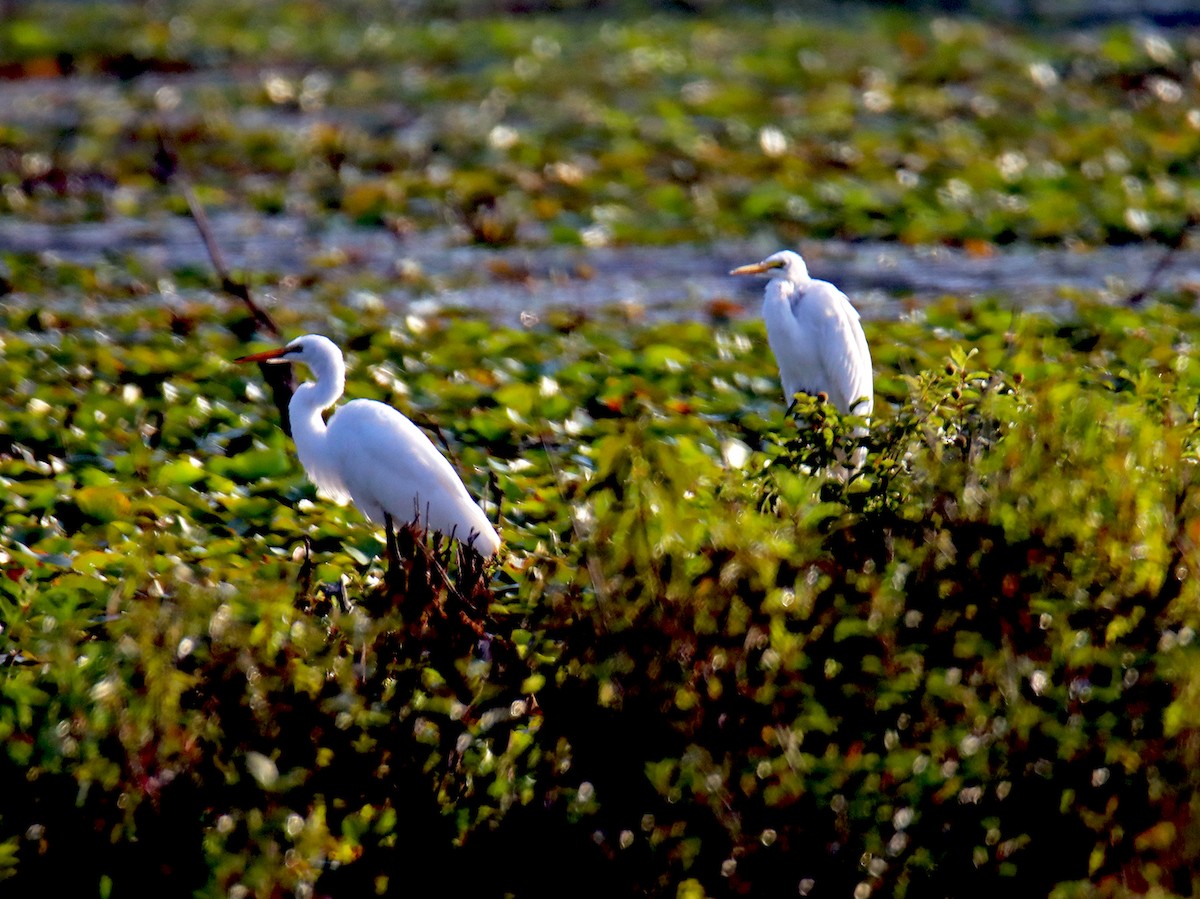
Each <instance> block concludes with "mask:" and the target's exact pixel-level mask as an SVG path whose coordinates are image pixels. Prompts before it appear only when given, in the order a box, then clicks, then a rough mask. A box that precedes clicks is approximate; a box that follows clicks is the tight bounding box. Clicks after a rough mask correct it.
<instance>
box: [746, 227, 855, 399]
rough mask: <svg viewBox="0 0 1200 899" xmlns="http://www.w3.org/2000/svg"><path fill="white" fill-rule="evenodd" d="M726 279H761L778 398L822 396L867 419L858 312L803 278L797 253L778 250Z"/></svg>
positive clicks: (829, 289) (831, 290)
mask: <svg viewBox="0 0 1200 899" xmlns="http://www.w3.org/2000/svg"><path fill="white" fill-rule="evenodd" d="M730 274H731V275H767V276H768V277H769V278H770V280H769V281H768V282H767V287H766V290H765V291H764V293H763V306H762V309H763V319H764V320H765V321H766V323H767V342H768V343H770V345H771V351H772V352H773V353H774V354H775V361H776V362H777V363H778V364H779V378H780V380H781V381H782V382H783V392H784V399H785V400H786V401H787V402H788V403H789V404H790V403H791V402H792V398H793V397H794V396H795V395H796V394H797V393H807V394H809V395H811V396H817V395H818V394H825V396H827V397H828V398H829V401H830V402H831V403H833V405H834V406H836V407H837V408H838V409H839V410H840V411H842V412H844V413H846V412H852V413H854V414H855V415H862V416H869V415H870V414H871V410H872V409H873V408H874V405H875V400H874V393H875V388H874V386H873V382H872V375H871V351H870V350H869V349H868V348H867V338H866V335H865V334H863V329H862V324H861V322H860V321H859V316H858V310H856V309H855V308H854V307H853V306H852V305H850V300H848V299H847V298H846V295H845V294H844V293H842V292H841V291H840V290H838V289H837V288H836V287H834V286H833V285H832V284H830V283H829V282H828V281H819V280H817V279H815V278H812V277H810V276H809V274H808V266H806V265H805V264H804V259H803V258H802V257H801V256H800V254H799V253H793V252H792V251H791V250H781V251H780V252H778V253H774V254H772V255H770V256H768V257H767V258H766V259H764V260H763V261H762V262H755V263H753V264H751V265H743V266H739V267H738V268H735V269H734V270H733V271H731V272H730Z"/></svg>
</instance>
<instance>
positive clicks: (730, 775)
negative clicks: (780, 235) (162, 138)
mask: <svg viewBox="0 0 1200 899" xmlns="http://www.w3.org/2000/svg"><path fill="white" fill-rule="evenodd" d="M14 277H15V278H17V279H21V278H26V279H31V280H30V282H29V283H33V280H32V279H36V278H39V277H42V274H39V273H38V272H37V271H35V270H33V269H29V270H20V271H14ZM89 314H92V313H88V312H86V311H81V312H80V313H78V314H67V313H63V314H60V315H58V316H56V317H54V318H53V319H50V318H46V317H43V318H42V319H37V320H36V322H35V323H36V324H37V325H38V327H39V328H41V330H32V331H29V330H26V331H25V332H23V333H21V332H18V331H17V329H16V328H15V327H13V324H14V322H12V321H11V320H10V321H9V323H8V324H9V328H8V330H7V332H6V335H5V338H4V339H5V354H6V365H5V367H4V369H3V372H2V374H0V378H3V383H0V395H2V396H3V397H4V400H3V402H4V409H3V415H0V441H2V444H3V456H2V458H0V477H2V478H3V486H4V501H3V506H2V507H0V550H2V552H3V557H2V559H0V568H2V575H3V576H2V577H0V625H2V627H3V630H2V631H0V660H2V661H0V693H2V695H3V697H4V699H3V703H0V790H2V791H3V793H4V795H5V796H6V801H5V803H4V804H3V806H2V808H0V872H3V874H4V875H6V876H7V877H8V878H10V882H11V884H13V885H14V888H18V887H22V886H23V887H26V888H30V887H33V886H45V885H47V884H54V885H63V886H64V888H69V889H72V890H73V891H74V892H75V893H76V894H79V895H91V894H93V893H95V892H97V891H99V892H101V893H102V894H103V893H106V892H111V893H112V894H113V895H116V894H119V893H122V892H124V891H128V890H135V889H138V888H139V887H138V886H137V885H142V886H143V887H144V886H145V885H146V884H150V886H151V887H154V886H155V885H157V887H156V888H158V887H160V888H161V889H163V890H169V891H171V892H172V893H173V894H178V893H179V892H181V891H190V890H195V891H197V892H198V894H199V895H203V896H218V895H227V894H229V892H230V891H231V890H234V889H235V888H236V889H243V888H244V889H245V890H248V891H249V892H248V893H247V894H246V895H254V896H273V895H288V894H307V891H308V890H310V889H313V890H315V891H316V892H317V893H318V894H321V895H333V896H342V895H346V896H361V895H375V894H378V895H406V894H407V893H406V892H405V891H406V890H407V889H410V888H411V883H410V879H409V878H408V877H407V875H406V874H405V872H406V871H411V870H412V869H413V868H414V867H416V866H422V867H431V869H436V870H439V871H443V872H445V873H444V874H443V875H441V876H443V877H444V882H445V887H446V891H447V893H448V894H453V893H456V892H459V891H463V892H465V891H467V890H470V891H472V892H474V893H481V894H484V895H493V894H495V895H501V894H504V893H505V892H508V893H511V894H513V895H520V896H538V895H559V894H561V891H562V889H563V884H565V883H570V884H573V886H572V887H571V891H572V892H574V893H578V894H580V895H597V896H600V895H606V896H610V895H624V894H628V893H629V892H630V891H644V892H646V893H648V894H651V895H661V896H671V895H692V894H696V895H699V894H700V893H701V892H703V893H705V894H707V895H734V894H740V893H742V892H744V891H754V892H755V893H759V894H768V895H778V894H781V893H788V894H790V893H792V892H794V891H796V890H798V889H800V890H803V889H808V888H809V885H808V881H809V880H812V881H813V882H814V883H816V884H820V885H821V887H822V889H827V890H830V891H831V892H833V893H835V894H838V893H840V894H843V895H844V894H849V893H852V892H853V891H854V890H855V889H856V888H857V887H858V886H859V885H860V884H864V883H865V884H867V885H869V886H871V887H872V888H874V889H878V890H880V891H882V892H884V893H890V894H894V895H906V896H926V895H963V894H966V893H968V892H970V891H972V890H984V891H985V892H986V891H988V890H991V889H993V888H994V887H995V885H996V884H997V883H1003V884H1005V885H1006V887H1005V889H1006V891H1009V892H1012V893H1013V894H1020V895H1047V894H1049V893H1050V892H1051V891H1054V890H1057V891H1058V894H1059V895H1063V896H1067V895H1077V894H1080V893H1081V891H1086V890H1092V891H1093V893H1096V892H1098V894H1102V895H1117V894H1121V891H1122V890H1132V891H1134V892H1137V891H1140V890H1143V889H1147V888H1149V887H1151V886H1153V887H1155V888H1157V889H1159V890H1160V891H1166V892H1168V893H1171V892H1174V893H1177V894H1180V895H1186V894H1188V893H1189V892H1190V891H1191V890H1193V889H1194V887H1195V884H1194V873H1193V872H1194V871H1195V870H1196V869H1197V862H1198V861H1200V859H1198V858H1197V854H1198V850H1197V847H1196V846H1195V845H1194V841H1193V840H1192V839H1191V837H1190V836H1189V834H1192V833H1194V831H1195V824H1194V822H1195V814H1196V811H1197V809H1196V799H1195V788H1196V777H1197V775H1196V773H1195V772H1196V771H1197V770H1200V769H1198V768H1197V763H1198V762H1200V759H1197V758H1196V748H1195V747H1196V745H1197V742H1196V732H1197V725H1198V724H1200V721H1198V720H1197V712H1196V708H1197V705H1196V697H1197V696H1198V695H1200V674H1198V673H1197V672H1198V671H1200V667H1198V664H1197V663H1198V660H1197V647H1196V644H1195V640H1194V628H1195V627H1196V625H1197V618H1198V616H1200V608H1198V606H1197V591H1196V586H1195V584H1196V571H1197V562H1198V559H1197V553H1196V539H1197V536H1198V535H1200V525H1198V524H1197V522H1198V521H1200V509H1198V508H1197V504H1196V498H1195V495H1196V491H1195V485H1194V479H1193V471H1194V468H1195V458H1196V421H1195V408H1196V401H1197V394H1198V392H1200V370H1198V368H1197V364H1196V362H1195V360H1194V359H1193V358H1192V356H1191V353H1190V348H1189V345H1188V343H1187V339H1186V335H1187V334H1188V333H1189V332H1190V331H1191V330H1192V329H1193V328H1194V327H1195V326H1196V324H1197V322H1196V319H1195V317H1194V316H1193V315H1192V314H1191V313H1190V312H1182V311H1177V310H1176V309H1174V308H1173V307H1171V306H1169V305H1158V306H1153V307H1150V308H1147V309H1144V310H1138V311H1131V310H1126V309H1115V308H1110V307H1103V306H1095V307H1089V306H1086V305H1084V306H1082V307H1081V309H1080V310H1079V311H1078V312H1076V313H1072V314H1071V315H1070V316H1068V317H1066V318H1063V319H1061V320H1056V319H1052V318H1049V317H1045V316H1039V315H1032V314H1024V315H1017V314H1014V313H1012V312H1010V311H1008V310H1003V309H999V308H996V307H994V306H991V305H988V304H977V305H975V306H972V307H968V306H966V305H962V304H956V303H953V302H949V301H947V302H946V303H943V304H941V305H939V306H937V307H934V308H932V309H930V310H929V312H928V313H927V315H926V316H925V318H924V320H923V321H922V322H920V323H917V322H904V323H880V322H872V323H870V324H869V328H868V332H869V337H870V339H871V341H872V345H873V346H874V347H876V348H877V349H876V354H875V355H876V364H877V368H878V369H879V384H880V387H881V390H880V395H879V397H878V402H877V404H876V415H875V418H874V420H873V421H871V422H870V423H869V428H868V430H867V433H866V435H865V436H856V434H855V432H854V430H853V429H854V426H856V425H858V426H861V425H862V424H863V423H862V422H842V421H839V420H838V419H837V416H836V415H835V414H834V413H832V412H831V410H830V409H828V407H825V406H823V405H821V404H820V403H818V402H816V401H813V400H810V399H806V398H801V399H800V401H798V403H797V405H796V407H795V409H794V410H793V413H792V414H791V415H789V416H785V415H784V414H783V413H782V411H781V409H780V408H779V404H778V398H777V386H776V382H775V380H774V376H773V371H772V363H771V360H770V357H769V354H768V353H767V351H766V348H765V344H764V342H763V333H762V329H761V325H760V324H759V323H757V322H751V323H747V324H745V325H737V326H727V325H722V326H716V327H713V326H708V325H703V324H670V325H638V326H632V325H629V324H624V323H623V324H621V326H620V327H614V326H613V324H614V322H612V321H607V322H606V321H601V322H597V323H583V324H581V325H578V326H572V327H569V328H566V329H565V330H562V331H555V330H552V329H549V328H539V329H533V330H512V329H504V328H495V327H491V326H485V325H483V324H481V323H479V322H475V321H471V320H455V319H453V318H435V319H430V320H427V321H424V322H415V321H414V322H413V323H412V325H413V327H415V328H416V329H417V331H412V330H387V329H386V328H381V327H378V324H379V323H378V322H375V321H372V320H370V318H369V317H368V318H367V319H362V318H355V319H353V320H351V318H350V316H348V315H347V317H346V318H345V319H340V320H339V319H334V320H332V321H331V326H332V330H331V333H332V334H333V336H334V337H336V338H337V339H338V340H339V341H340V342H342V343H343V344H344V345H346V346H348V347H349V348H350V349H351V365H352V368H351V375H350V383H349V387H348V392H349V393H350V394H351V395H357V396H376V397H380V398H383V399H387V400H389V401H391V402H394V403H396V404H397V405H399V406H400V407H401V408H403V409H405V410H406V411H407V412H409V413H410V414H411V415H413V416H414V418H416V419H417V420H420V421H425V422H431V423H437V424H438V425H439V426H440V428H441V431H442V433H443V434H444V435H445V436H446V438H447V439H448V440H449V446H450V450H451V451H452V452H453V454H454V456H455V458H456V462H457V464H458V466H459V469H460V470H461V471H463V472H464V474H465V477H466V480H467V481H468V483H469V484H470V486H471V488H472V490H473V491H474V492H475V493H476V494H477V495H480V496H485V497H489V504H491V502H492V499H494V498H498V499H499V502H500V518H501V525H500V530H501V533H502V534H503V536H504V539H505V544H506V547H505V552H504V554H503V556H502V558H503V562H502V564H501V565H500V566H499V567H498V568H496V569H495V570H493V571H491V572H489V573H488V574H487V576H486V578H485V580H484V582H483V584H482V586H481V585H480V583H479V582H478V581H476V580H472V575H471V573H470V571H469V570H464V569H463V568H462V567H461V565H460V564H459V563H457V562H456V561H455V560H453V559H451V558H449V557H447V556H445V555H444V554H442V556H441V560H442V562H443V563H444V564H446V565H448V566H449V573H450V580H449V581H448V582H447V581H444V580H443V579H442V575H441V574H439V572H438V569H437V568H436V567H431V566H430V565H429V559H430V558H431V556H430V555H429V552H428V551H423V550H422V549H421V547H420V546H418V545H415V544H412V543H411V542H409V543H407V544H406V550H405V556H406V558H407V559H408V560H409V561H408V563H407V566H406V568H405V569H404V570H405V572H406V573H405V574H404V575H403V577H402V578H401V577H400V576H399V575H397V576H396V577H393V578H392V579H391V580H390V581H385V580H384V579H382V577H381V570H380V567H379V564H378V563H377V562H376V557H377V556H378V555H379V553H380V551H381V545H380V541H379V537H378V536H377V535H376V534H374V533H372V532H371V530H370V529H369V528H368V527H367V526H366V525H365V524H363V522H362V521H361V519H360V518H359V516H358V515H357V513H355V512H353V511H352V510H349V509H342V508H339V507H336V506H333V505H331V504H330V503H328V502H327V501H324V500H322V499H320V498H318V497H316V496H315V495H314V494H313V492H312V489H311V487H309V486H308V485H307V484H306V483H305V482H304V479H303V475H302V473H301V471H300V469H299V467H298V466H297V464H296V463H295V461H294V457H293V455H292V451H291V447H290V445H289V443H288V441H287V440H286V438H285V437H284V436H283V435H282V434H281V433H280V431H279V430H278V428H277V426H276V424H275V420H274V419H275V413H274V410H273V408H272V407H271V405H270V402H269V400H268V399H267V398H266V397H265V396H264V395H263V394H262V392H261V389H260V387H259V382H258V376H257V372H256V371H255V370H254V369H243V368H235V367H232V366H230V365H228V364H226V362H224V361H223V360H224V359H227V358H230V357H233V356H235V355H238V354H239V353H241V352H242V351H243V350H244V347H243V346H240V345H235V344H234V342H233V341H232V340H231V339H230V338H229V337H228V336H227V334H226V331H225V324H226V322H225V321H224V319H223V318H222V317H221V316H219V315H216V314H214V313H210V312H207V311H205V310H204V309H202V308H199V307H198V308H197V309H195V310H193V313H192V314H191V315H190V316H189V317H188V318H187V319H180V318H178V317H177V318H176V327H175V331H176V332H178V333H173V332H172V330H171V328H170V327H168V325H169V324H170V318H169V314H168V313H163V312H157V311H155V310H153V309H151V308H148V307H147V308H144V309H141V310H140V311H137V312H135V313H132V314H128V315H117V314H110V315H108V316H107V317H106V319H105V322H106V323H105V331H104V332H100V331H97V330H93V329H92V325H93V324H94V323H93V322H90V321H89V320H88V318H87V316H88V315H89ZM417 332H419V333H417ZM118 336H119V339H115V338H118ZM110 337H111V338H114V339H110ZM401 387H402V388H403V392H399V389H398V388H401ZM859 444H862V445H866V446H867V447H868V448H869V455H868V457H867V459H866V462H865V464H864V466H863V468H862V470H861V471H858V472H856V473H854V474H853V476H850V477H847V476H846V471H845V466H844V465H841V463H844V462H845V461H846V460H847V459H849V458H850V457H851V456H852V455H853V452H854V449H855V447H856V446H858V445H859ZM489 478H490V479H493V480H494V482H495V486H494V488H489V487H488V486H487V484H488V481H489ZM493 512H494V506H493ZM306 546H307V550H306ZM484 872H486V873H484ZM180 884H183V886H180ZM6 887H7V885H6Z"/></svg>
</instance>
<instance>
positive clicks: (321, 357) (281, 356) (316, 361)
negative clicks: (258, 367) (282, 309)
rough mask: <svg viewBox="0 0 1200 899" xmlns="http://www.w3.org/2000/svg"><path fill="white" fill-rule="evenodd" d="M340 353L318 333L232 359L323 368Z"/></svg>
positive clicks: (331, 342)
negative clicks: (295, 363)
mask: <svg viewBox="0 0 1200 899" xmlns="http://www.w3.org/2000/svg"><path fill="white" fill-rule="evenodd" d="M341 355H342V351H341V350H339V349H338V348H337V344H335V343H334V342H333V341H332V340H330V339H329V338H328V337H324V336H322V335H320V334H305V335H304V336H303V337H297V338H296V339H295V340H293V341H291V342H290V343H288V344H286V345H284V346H281V347H276V348H275V349H273V350H266V351H264V352H261V353H252V354H250V355H249V356H242V357H241V358H240V359H234V360H233V361H234V362H272V363H274V362H303V363H304V364H305V365H307V366H308V367H309V368H311V369H314V370H315V369H317V368H318V367H321V368H323V367H324V366H325V365H327V364H328V363H329V361H330V360H331V359H336V358H338V357H340V356H341Z"/></svg>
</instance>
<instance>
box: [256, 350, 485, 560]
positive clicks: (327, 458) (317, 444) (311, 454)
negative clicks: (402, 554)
mask: <svg viewBox="0 0 1200 899" xmlns="http://www.w3.org/2000/svg"><path fill="white" fill-rule="evenodd" d="M236 361H238V362H301V363H303V364H304V365H306V366H308V369H309V371H311V372H312V373H313V376H314V377H315V378H316V380H315V381H308V382H306V383H304V384H301V385H300V386H299V387H298V388H297V389H296V392H295V393H294V394H293V395H292V399H291V402H290V403H289V404H288V412H289V414H290V416H291V420H292V439H293V440H294V441H295V444H296V454H297V455H298V456H299V457H300V464H301V465H303V466H304V471H305V472H306V473H307V474H308V477H309V480H311V481H312V482H313V483H314V484H315V485H316V486H317V488H318V489H320V490H322V491H323V492H324V493H326V494H328V495H329V496H330V497H332V498H333V499H335V500H337V501H338V502H345V501H347V500H353V501H354V504H355V505H356V506H358V508H359V509H360V510H361V511H362V513H363V514H364V515H365V516H366V517H367V518H368V519H370V520H371V521H373V522H375V523H377V524H384V525H386V526H387V527H388V532H389V536H390V534H391V524H392V522H393V521H398V522H401V523H404V522H413V521H415V522H416V523H417V524H418V525H419V526H420V527H422V528H428V529H432V530H435V531H438V532H440V533H442V534H445V535H447V536H452V537H456V538H457V539H459V540H461V541H462V542H463V543H465V544H467V545H468V546H471V547H472V548H473V549H474V550H475V551H476V552H478V553H480V554H481V555H483V556H492V555H495V553H496V550H497V549H499V547H500V537H499V535H498V534H497V533H496V530H495V528H493V527H492V524H491V522H490V521H488V518H487V516H486V515H485V514H484V512H483V509H481V508H480V507H479V505H478V503H476V502H475V501H474V500H473V499H472V498H471V495H470V494H469V493H467V488H466V487H465V486H464V485H463V482H462V480H461V479H460V478H459V476H458V474H457V473H456V472H455V471H454V469H453V467H451V465H450V463H449V462H448V461H447V460H446V457H445V456H443V455H442V454H441V453H440V452H438V450H437V448H436V447H435V446H434V445H433V442H432V441H431V440H430V439H429V438H428V437H427V436H426V435H425V432H424V431H422V430H421V429H420V428H418V427H417V426H416V425H414V424H413V423H412V422H411V421H409V420H408V419H407V418H406V417H405V416H404V415H402V414H401V413H400V412H399V411H397V410H396V409H393V408H392V407H391V406H389V405H387V404H386V403H380V402H377V401H376V400H352V401H350V402H348V403H346V404H345V405H343V406H341V407H340V408H338V409H337V411H335V412H334V413H333V415H332V416H331V417H330V419H329V422H328V424H326V422H325V418H324V416H323V415H322V413H323V412H324V411H325V410H326V409H328V408H329V407H330V406H332V405H333V404H334V403H336V402H337V400H338V398H339V397H340V396H341V395H342V391H343V390H344V389H345V385H346V363H345V360H344V359H343V357H342V351H341V350H339V349H338V348H337V345H336V344H334V342H333V341H332V340H330V339H329V338H328V337H323V336H321V335H319V334H306V335H305V336H303V337H298V338H296V339H295V340H293V341H292V342H291V343H289V344H287V345H286V346H283V347H280V348H278V349H274V350H267V351H266V352H263V353H255V354H253V355H250V356H243V357H242V358H240V359H238V360H236Z"/></svg>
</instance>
